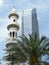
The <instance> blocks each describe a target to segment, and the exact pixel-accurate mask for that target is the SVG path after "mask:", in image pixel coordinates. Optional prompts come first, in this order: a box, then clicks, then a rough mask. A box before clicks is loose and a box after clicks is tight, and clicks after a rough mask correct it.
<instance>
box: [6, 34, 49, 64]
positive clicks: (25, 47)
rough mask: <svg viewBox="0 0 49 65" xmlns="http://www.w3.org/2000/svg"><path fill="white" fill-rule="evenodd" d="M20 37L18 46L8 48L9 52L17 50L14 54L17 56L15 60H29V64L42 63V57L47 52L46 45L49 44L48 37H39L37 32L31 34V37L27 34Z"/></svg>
mask: <svg viewBox="0 0 49 65" xmlns="http://www.w3.org/2000/svg"><path fill="white" fill-rule="evenodd" d="M20 38H21V40H18V43H17V45H16V47H13V48H11V49H9V50H8V52H9V51H14V52H15V53H14V54H13V55H14V56H15V58H16V59H14V61H15V62H16V63H17V62H20V63H22V62H26V61H28V63H29V65H37V64H39V65H40V63H41V60H40V57H41V56H42V55H44V54H46V53H47V52H46V47H47V46H48V45H49V43H47V44H45V41H46V40H47V38H46V37H45V36H43V37H41V39H38V36H37V34H35V35H34V37H32V36H31V35H30V34H29V38H27V37H26V36H21V37H20ZM12 57H13V56H12ZM8 58H9V57H8ZM6 60H7V59H6ZM9 60H10V59H9Z"/></svg>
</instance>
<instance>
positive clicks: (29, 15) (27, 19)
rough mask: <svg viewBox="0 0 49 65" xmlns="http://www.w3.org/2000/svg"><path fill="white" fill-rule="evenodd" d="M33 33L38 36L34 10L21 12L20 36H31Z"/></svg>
mask: <svg viewBox="0 0 49 65" xmlns="http://www.w3.org/2000/svg"><path fill="white" fill-rule="evenodd" d="M35 32H36V33H37V34H38V35H39V30H38V21H37V14H36V9H35V8H34V9H30V10H24V11H23V12H22V35H26V36H27V37H28V34H31V35H32V36H33V34H34V33H35Z"/></svg>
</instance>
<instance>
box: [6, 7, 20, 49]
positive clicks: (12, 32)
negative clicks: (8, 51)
mask: <svg viewBox="0 0 49 65" xmlns="http://www.w3.org/2000/svg"><path fill="white" fill-rule="evenodd" d="M18 18H19V15H18V14H17V13H16V10H15V8H13V9H12V11H11V13H10V14H9V24H8V26H7V29H8V31H9V34H8V39H7V42H6V43H7V44H6V47H7V48H11V47H12V46H13V45H14V46H15V44H17V31H18V30H19V25H18V23H17V19H18Z"/></svg>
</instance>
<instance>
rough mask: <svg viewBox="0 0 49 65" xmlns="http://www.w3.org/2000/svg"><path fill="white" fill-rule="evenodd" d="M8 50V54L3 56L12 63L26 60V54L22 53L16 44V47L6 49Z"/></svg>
mask: <svg viewBox="0 0 49 65" xmlns="http://www.w3.org/2000/svg"><path fill="white" fill-rule="evenodd" d="M4 50H6V54H7V55H6V56H4V57H3V60H6V61H10V64H11V65H14V64H15V63H16V64H18V63H19V64H20V63H22V62H26V56H25V55H24V54H23V53H22V51H21V50H20V49H19V48H18V47H17V46H16V48H15V47H14V48H11V49H8V48H6V49H4Z"/></svg>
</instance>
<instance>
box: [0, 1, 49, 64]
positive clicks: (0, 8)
mask: <svg viewBox="0 0 49 65" xmlns="http://www.w3.org/2000/svg"><path fill="white" fill-rule="evenodd" d="M13 6H15V8H16V11H17V12H18V13H19V16H20V18H19V20H18V23H19V24H20V25H21V11H22V10H24V9H29V8H36V9H37V16H38V17H37V18H38V24H39V34H40V36H42V35H45V36H47V37H49V0H0V58H2V57H3V56H4V52H3V49H4V48H5V44H6V39H7V36H8V30H7V24H8V23H9V19H8V15H9V13H10V12H11V10H12V8H13ZM19 32H20V31H19ZM19 35H20V33H19ZM1 65H3V62H2V64H1Z"/></svg>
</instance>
